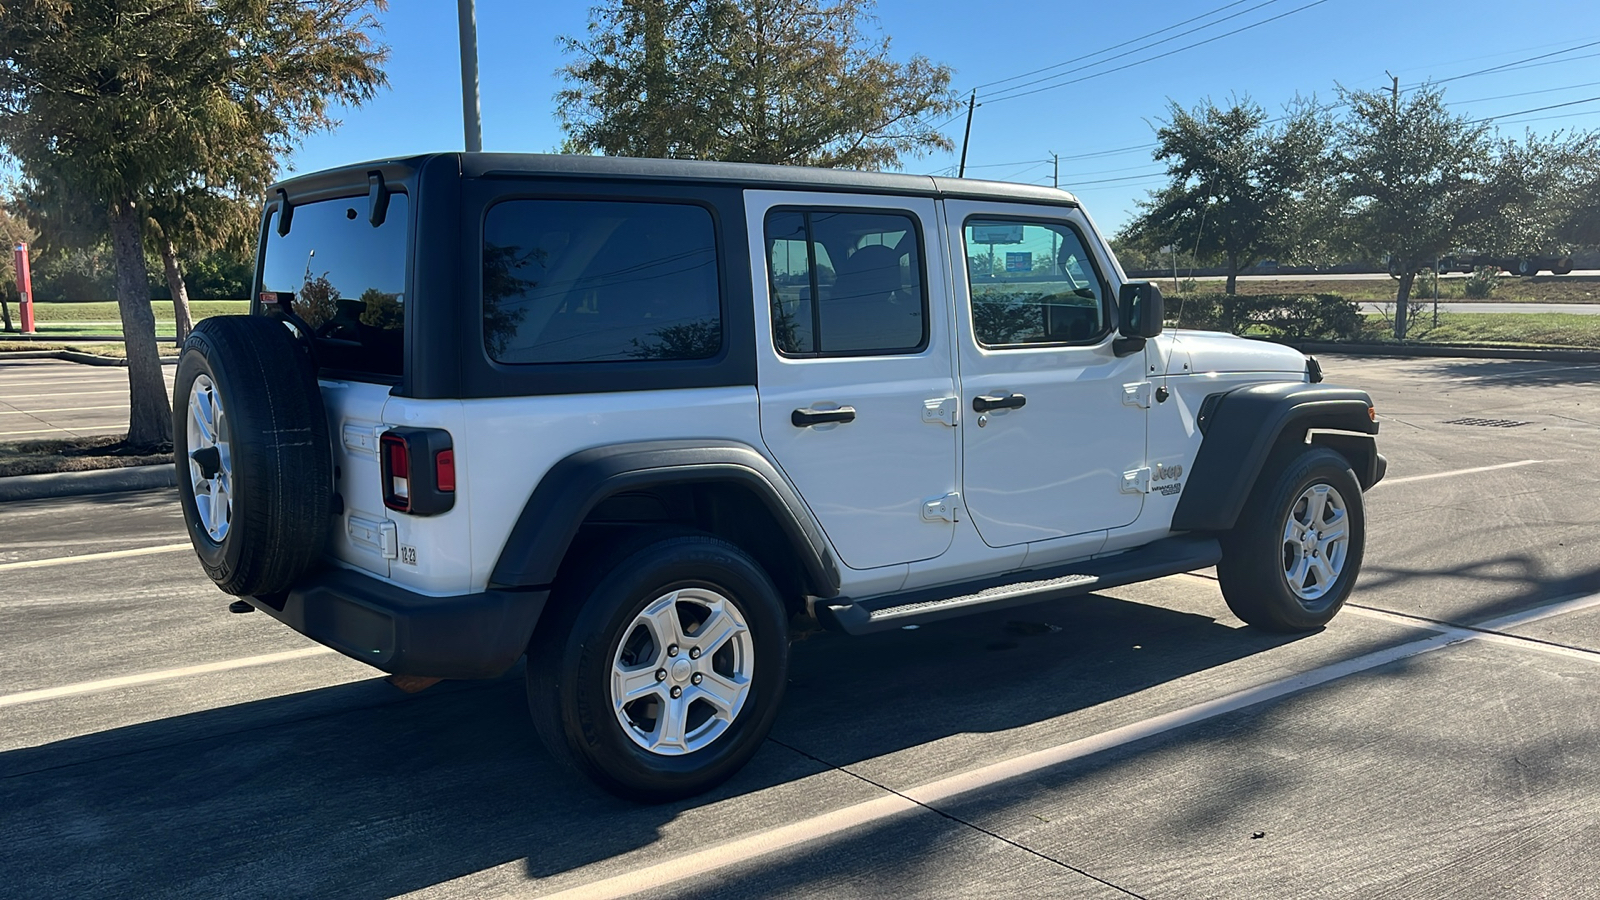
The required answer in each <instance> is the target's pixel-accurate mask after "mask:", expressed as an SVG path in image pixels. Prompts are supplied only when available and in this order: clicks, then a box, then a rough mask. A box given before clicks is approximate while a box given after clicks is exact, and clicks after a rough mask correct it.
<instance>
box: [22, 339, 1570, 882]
mask: <svg viewBox="0 0 1600 900" xmlns="http://www.w3.org/2000/svg"><path fill="white" fill-rule="evenodd" d="M1323 365H1324V369H1325V371H1326V372H1327V376H1328V380H1329V381H1331V382H1336V383H1344V384H1350V385H1354V386H1358V387H1362V388H1365V389H1367V390H1369V391H1370V392H1371V393H1372V395H1373V397H1374V398H1375V400H1376V403H1377V408H1378V411H1379V414H1380V416H1381V419H1382V421H1383V430H1382V434H1381V435H1380V439H1379V440H1380V446H1381V448H1382V449H1383V452H1384V453H1385V454H1386V455H1387V456H1388V457H1389V460H1390V466H1389V473H1388V479H1387V480H1386V481H1385V482H1384V483H1383V484H1381V485H1379V486H1378V487H1377V488H1375V489H1374V490H1373V491H1372V492H1371V493H1370V494H1369V495H1368V497H1367V502H1368V528H1369V533H1368V541H1367V554H1366V563H1365V566H1364V569H1363V574H1362V578H1361V581H1360V582H1359V584H1358V587H1357V590H1356V593H1355V594H1354V596H1353V598H1352V601H1351V605H1350V606H1349V607H1347V608H1346V611H1345V612H1343V613H1342V614H1341V615H1340V616H1339V617H1338V618H1337V619H1335V620H1334V622H1333V623H1332V625H1331V626H1329V627H1328V628H1327V629H1325V630H1323V631H1321V632H1318V633H1314V634H1310V635H1303V636H1290V637H1284V636H1276V635H1268V634H1264V633H1260V632H1256V631H1254V630H1252V629H1247V628H1245V627H1243V626H1242V625H1241V624H1240V623H1239V622H1238V621H1237V620H1236V619H1234V618H1233V617H1232V616H1231V614H1230V613H1229V612H1228V610H1227V607H1226V606H1225V605H1224V603H1223V601H1222V598H1221V595H1220V594H1219V593H1218V591H1217V587H1216V584H1215V582H1214V580H1212V579H1211V578H1210V577H1208V573H1196V574H1191V575H1182V576H1176V577H1172V578H1167V579H1163V580H1161V581H1157V582H1152V583H1148V584H1143V585H1135V586H1131V587H1126V588H1117V589H1114V590H1109V591H1106V592H1103V593H1100V594H1094V595H1090V596H1086V597H1080V598H1075V599H1070V600H1064V601H1059V602H1055V603H1049V604H1042V605H1038V606H1032V607H1023V608H1019V609H1012V610H1007V611H1002V612H996V613H992V614H987V615H981V616H977V617H973V618H967V619H961V620H956V621H949V622H943V623H938V624H934V625H928V626H924V627H922V628H919V629H916V630H910V631H896V632H891V633H887V634H880V635H875V636H870V637H862V638H849V637H843V636H839V635H835V634H831V633H824V632H814V631H808V632H803V633H800V634H798V635H797V636H796V642H795V644H794V649H793V658H792V664H791V665H792V669H791V677H790V683H789V685H788V694H787V698H786V700H785V705H784V708H783V710H782V711H781V712H780V714H779V717H778V721H777V724H776V726H775V727H774V729H773V732H772V737H771V738H770V739H769V741H768V742H767V744H766V746H765V747H764V748H763V749H762V751H761V752H760V753H759V754H758V755H757V757H756V758H755V760H754V761H753V762H752V763H751V764H750V765H749V766H748V767H747V768H745V769H744V770H743V771H742V772H741V773H740V774H739V775H737V776H736V777H735V778H734V779H733V780H732V781H730V782H729V783H728V784H727V785H725V786H723V787H722V788H720V789H718V790H716V791H715V792H713V793H711V794H709V795H707V796H704V797H700V798H697V799H694V800H691V801H684V802H680V803H675V804H668V805H664V806H654V807H646V806H638V805H633V804H629V803H625V802H623V801H620V800H616V799H614V798H612V797H611V796H609V795H607V794H603V793H601V792H600V791H598V790H597V789H595V788H593V787H592V786H591V785H590V784H589V783H588V782H586V781H584V780H582V779H581V778H578V777H576V776H571V775H568V774H566V773H565V772H562V771H560V770H558V769H557V768H556V767H555V765H554V763H553V762H552V761H551V760H550V759H548V758H547V757H546V755H545V753H544V751H543V750H542V748H541V747H540V746H539V744H538V741H537V739H536V738H535V736H534V733H533V729H532V726H531V724H530V723H529V721H528V718H527V713H526V710H525V709H524V693H523V685H522V680H521V671H520V668H519V669H518V670H517V671H515V672H513V673H511V674H509V675H507V676H506V677H504V678H502V679H499V680H496V681H490V682H447V683H444V684H441V685H438V686H436V687H433V688H430V689H428V690H426V691H424V692H422V693H419V694H415V695H408V694H405V693H402V692H401V691H399V690H397V689H395V688H394V687H392V686H390V685H389V684H388V683H386V682H385V681H383V680H382V679H381V678H379V677H378V673H376V672H375V671H374V670H371V669H369V668H366V667H364V666H363V665H361V664H359V663H356V662H354V661H351V660H348V659H346V658H344V657H342V656H339V655H338V654H335V653H333V652H332V651H327V650H324V649H323V648H320V647H318V646H317V645H315V644H312V643H311V642H309V641H308V640H306V639H304V638H301V637H300V636H298V635H296V634H294V633H293V632H291V631H289V630H288V629H286V628H284V627H282V626H281V625H279V624H277V623H276V622H274V621H272V620H270V619H268V618H267V617H266V616H264V615H260V614H252V615H233V614H230V613H229V612H228V611H227V605H228V604H227V601H228V599H230V598H227V597H225V596H224V595H222V594H221V593H219V592H218V591H217V590H216V589H215V588H214V587H212V585H211V583H210V581H209V580H208V579H207V578H206V576H205V575H204V573H203V572H202V571H201V570H200V568H199V565H198V563H197V562H196V560H195V558H194V555H193V553H192V551H191V550H190V549H189V548H188V544H187V542H186V539H185V537H184V533H183V528H182V520H181V516H180V514H179V512H178V509H177V506H176V500H175V497H174V495H173V494H171V493H170V492H158V493H150V494H126V495H108V496H100V497H85V498H79V499H72V500H50V501H31V502H25V503H10V504H0V535H3V539H0V830H3V833H4V834H5V835H6V837H7V840H6V847H5V851H4V852H3V853H0V884H3V885H4V886H5V887H4V889H3V890H4V893H5V894H6V895H7V896H10V897H67V896H140V897H164V896H172V897H195V896H205V897H224V896H240V897H245V896H249V897H256V896H304V897H327V896H341V897H388V896H396V895H407V896H417V897H438V898H448V897H502V896H519V897H521V896H544V895H562V896H573V897H604V896H626V895H630V894H633V893H637V894H639V895H640V896H649V897H679V896H681V897H736V896H762V897H854V896H859V897H882V896H892V897H923V896H926V897H951V896H961V897H1031V896H1061V897H1127V896H1136V897H1148V898H1157V897H1160V898H1216V897H1313V896H1314V897H1361V898H1376V897H1451V898H1477V897H1484V898H1488V897H1510V896H1515V897H1552V898H1554V897H1559V898H1578V897H1600V850H1597V849H1596V848H1597V847H1600V557H1597V555H1596V553H1595V552H1594V547H1595V540H1594V536H1595V534H1596V532H1597V530H1600V502H1597V501H1600V471H1597V470H1596V467H1595V464H1594V462H1593V459H1592V457H1593V455H1594V454H1593V448H1594V447H1595V446H1596V443H1597V441H1596V438H1597V437H1600V365H1578V364H1572V363H1539V362H1521V361H1501V360H1453V359H1416V360H1402V359H1357V358H1351V357H1325V358H1324V359H1323ZM98 371H99V370H96V372H97V374H95V375H93V376H87V377H89V378H90V379H91V380H92V379H93V378H99V377H101V376H100V375H99V374H98ZM105 371H107V372H111V373H115V374H117V375H118V377H122V378H124V379H125V375H124V374H122V373H123V370H120V369H110V370H105ZM124 383H125V381H124ZM96 387H98V385H96V384H91V385H89V386H88V388H87V389H86V390H89V391H91V392H92V389H94V388H96ZM0 400H4V401H5V402H6V403H9V404H12V405H13V406H14V405H15V404H16V400H15V399H14V398H13V397H11V396H9V395H8V396H3V397H0ZM84 405H89V404H88V403H87V401H85V402H84ZM41 408H42V407H41ZM19 409H20V408H19ZM3 410H4V407H0V411H3ZM11 418H16V417H13V416H7V417H5V418H0V423H6V422H9V420H10V419H11ZM1462 420H1469V421H1466V422H1463V421H1462ZM1470 420H1477V421H1476V422H1475V423H1474V422H1472V421H1470ZM1452 423H1456V424H1452ZM5 427H6V426H4V425H0V431H3V430H4V428H5ZM41 436H42V435H41ZM8 439H19V438H14V437H13V438H8Z"/></svg>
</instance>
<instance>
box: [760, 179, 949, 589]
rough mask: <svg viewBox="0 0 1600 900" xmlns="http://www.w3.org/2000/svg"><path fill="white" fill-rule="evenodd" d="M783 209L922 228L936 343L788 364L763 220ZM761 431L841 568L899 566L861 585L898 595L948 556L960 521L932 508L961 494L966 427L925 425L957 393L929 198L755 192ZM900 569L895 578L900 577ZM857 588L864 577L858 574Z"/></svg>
mask: <svg viewBox="0 0 1600 900" xmlns="http://www.w3.org/2000/svg"><path fill="white" fill-rule="evenodd" d="M774 206H802V207H825V208H828V209H830V210H839V209H849V208H860V209H862V210H863V211H889V210H892V211H905V212H909V213H911V214H913V215H914V216H916V217H917V218H918V219H919V220H920V221H921V225H922V237H923V241H924V246H923V248H922V249H923V255H924V258H925V260H926V261H927V262H928V263H929V264H928V265H927V269H928V271H925V272H923V279H924V283H925V284H926V286H927V293H928V300H929V315H928V319H927V322H928V331H929V335H928V344H927V347H926V349H924V350H923V351H921V352H919V353H906V354H889V355H881V356H855V357H818V358H791V357H785V356H782V355H780V354H779V353H778V352H777V350H776V349H775V348H774V346H773V342H772V312H771V308H770V304H769V303H768V302H767V298H768V273H767V269H766V256H767V254H766V249H765V236H764V233H763V232H764V228H763V223H764V221H765V219H766V213H767V210H769V209H771V208H772V207H774ZM745 211H746V221H747V222H748V224H749V229H750V254H751V260H752V272H751V279H752V286H753V288H754V290H755V296H756V297H757V298H758V300H757V302H756V343H757V348H756V360H757V377H758V383H759V384H760V395H761V435H762V438H763V440H764V441H765V443H766V447H767V448H768V450H769V451H770V452H771V455H772V456H773V457H774V459H775V461H776V463H777V465H778V466H779V468H780V469H781V470H782V471H783V472H784V473H785V474H786V475H787V476H788V477H789V479H790V481H792V482H793V483H794V485H795V488H796V489H797V490H798V491H799V494H800V496H801V497H802V498H803V499H804V500H805V502H806V504H807V505H808V506H809V507H810V509H811V511H812V513H813V514H815V515H816V517H817V521H818V522H819V523H820V524H821V526H822V530H823V531H824V532H825V533H826V534H827V536H828V539H829V541H830V542H831V543H832V544H833V547H834V550H835V552H836V554H837V555H838V557H839V560H840V562H842V563H843V564H844V565H845V566H848V567H849V568H851V569H856V570H876V569H880V568H884V567H892V568H891V570H889V571H885V572H878V573H875V575H874V576H871V577H869V578H866V579H862V580H861V581H859V582H857V583H858V584H865V585H871V589H873V590H875V591H880V590H887V591H893V590H896V589H897V588H898V585H899V582H900V581H902V580H903V576H904V565H903V564H905V563H908V562H913V561H916V560H924V559H930V558H932V557H936V556H938V555H940V554H941V553H943V552H944V551H945V550H946V549H947V548H948V547H949V546H950V540H951V536H952V534H953V533H954V530H955V526H954V525H953V523H951V522H948V521H944V520H935V521H928V520H926V519H925V518H924V517H923V515H922V510H923V505H924V504H925V503H927V502H929V501H934V500H937V499H938V498H940V497H943V496H945V495H947V494H950V493H953V492H954V491H955V490H956V435H957V429H956V428H953V427H951V426H950V425H948V424H945V423H942V422H938V421H926V420H925V418H924V415H923V413H924V409H925V407H926V404H927V403H929V402H932V403H938V402H939V401H942V400H945V399H947V398H950V397H954V396H955V380H954V377H953V374H952V371H951V361H950V325H949V317H948V315H947V314H946V313H945V310H947V309H948V307H949V300H948V297H949V289H948V287H947V285H946V283H945V278H944V267H943V256H942V254H943V250H942V248H941V241H940V240H939V228H938V223H937V219H936V218H935V208H934V203H933V201H932V200H924V199H918V198H911V197H893V198H871V197H862V196H860V195H856V194H822V193H803V194H801V193H790V192H777V191H748V192H746V194H745ZM841 406H849V407H852V408H854V409H855V411H856V418H855V421H853V422H847V423H842V424H827V425H815V426H808V427H796V426H795V425H794V424H793V423H792V422H791V421H790V417H791V415H792V414H793V412H794V411H795V410H797V409H805V408H810V409H835V408H838V407H841ZM896 569H898V573H897V572H896V571H895V570H896ZM851 580H852V581H856V579H855V577H854V576H853V575H852V576H851Z"/></svg>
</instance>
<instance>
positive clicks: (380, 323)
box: [261, 193, 411, 377]
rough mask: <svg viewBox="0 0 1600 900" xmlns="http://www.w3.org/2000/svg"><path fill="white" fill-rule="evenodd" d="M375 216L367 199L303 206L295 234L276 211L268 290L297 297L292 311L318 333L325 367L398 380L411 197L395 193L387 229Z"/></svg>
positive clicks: (292, 223) (270, 226) (297, 210)
mask: <svg viewBox="0 0 1600 900" xmlns="http://www.w3.org/2000/svg"><path fill="white" fill-rule="evenodd" d="M367 212H368V205H367V198H366V196H365V195H363V196H360V197H349V198H345V199H339V200H319V201H317V202H315V203H304V204H296V205H295V207H294V210H293V213H292V214H291V215H290V218H289V233H288V234H286V235H280V234H278V215H279V213H278V212H277V211H274V212H273V213H272V215H271V217H270V218H269V219H268V221H267V252H266V257H265V258H264V259H263V261H262V265H261V290H262V291H263V292H272V293H276V294H278V295H279V297H280V298H282V297H283V295H284V294H290V295H292V302H291V304H290V305H291V308H292V309H293V310H294V312H295V314H296V315H298V316H299V317H300V318H302V319H304V320H305V321H306V324H308V325H310V326H311V328H312V330H313V331H314V332H315V334H316V339H317V340H316V344H317V362H318V363H319V364H320V365H321V366H322V367H323V368H325V369H336V370H340V371H346V372H352V373H357V374H370V375H380V376H386V377H398V376H399V375H400V374H401V371H402V368H403V363H404V356H405V301H406V297H405V289H406V228H407V223H409V222H410V220H411V217H410V214H409V213H410V207H409V204H408V203H407V198H406V195H405V194H401V193H394V194H391V195H390V197H389V208H388V212H387V215H386V216H385V217H384V220H383V224H381V225H378V226H373V225H372V223H371V222H370V221H368V218H367ZM279 302H281V299H280V301H279Z"/></svg>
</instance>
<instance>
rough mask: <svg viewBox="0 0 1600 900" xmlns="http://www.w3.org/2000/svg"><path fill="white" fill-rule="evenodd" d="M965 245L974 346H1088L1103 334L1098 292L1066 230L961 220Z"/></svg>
mask: <svg viewBox="0 0 1600 900" xmlns="http://www.w3.org/2000/svg"><path fill="white" fill-rule="evenodd" d="M965 237H966V250H967V280H968V283H969V284H970V285H971V287H972V331H973V335H974V336H975V337H976V338H977V339H978V343H980V344H982V345H983V346H985V347H1016V346H1026V345H1029V344H1081V343H1094V342H1096V341H1098V340H1099V339H1100V338H1101V337H1102V336H1103V335H1104V334H1105V333H1106V331H1107V329H1108V327H1109V324H1110V318H1109V316H1108V315H1107V310H1106V292H1105V289H1104V288H1103V286H1102V283H1101V281H1100V276H1099V275H1098V274H1097V273H1096V270H1095V268H1094V263H1093V262H1092V261H1091V260H1090V258H1089V254H1088V252H1087V251H1086V250H1085V249H1084V246H1083V240H1082V239H1081V238H1080V237H1079V236H1078V232H1077V231H1076V230H1075V229H1073V228H1072V227H1071V226H1070V225H1067V224H1065V223H1059V222H1023V221H1006V220H1004V219H969V220H967V223H966V228H965Z"/></svg>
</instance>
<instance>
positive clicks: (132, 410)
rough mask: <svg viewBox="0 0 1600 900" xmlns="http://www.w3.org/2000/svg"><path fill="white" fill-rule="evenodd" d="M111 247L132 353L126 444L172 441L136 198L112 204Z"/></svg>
mask: <svg viewBox="0 0 1600 900" xmlns="http://www.w3.org/2000/svg"><path fill="white" fill-rule="evenodd" d="M110 212H111V252H112V255H113V256H114V257H115V259H116V267H117V311H118V312H120V313H121V314H122V341H123V346H124V347H125V348H126V349H127V353H128V446H129V447H130V448H137V449H147V448H155V447H159V446H161V445H163V444H166V445H169V446H170V445H171V444H172V405H171V403H169V402H168V400H167V381H166V378H165V377H164V376H163V375H162V374H161V355H160V352H159V351H158V350H157V349H156V317H155V313H154V311H152V310H151V308H150V280H149V275H148V274H147V273H146V272H145V267H144V213H143V212H142V211H139V210H136V209H134V207H133V204H132V203H119V204H114V205H113V206H112V207H111V211H110Z"/></svg>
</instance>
